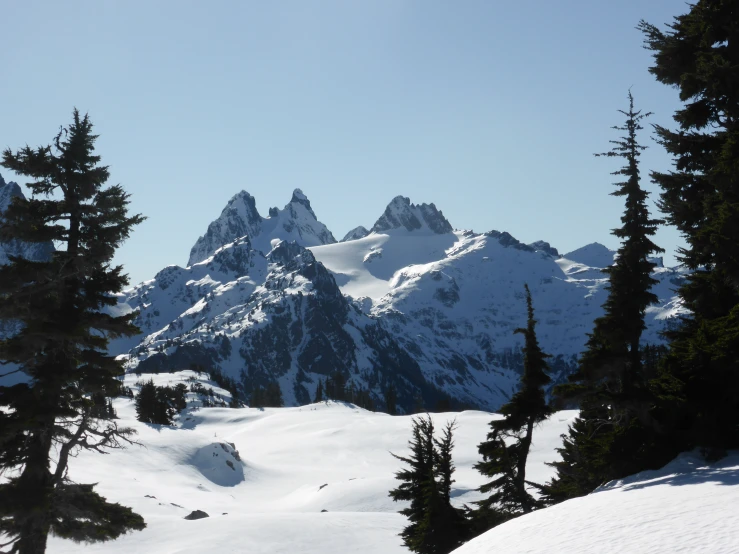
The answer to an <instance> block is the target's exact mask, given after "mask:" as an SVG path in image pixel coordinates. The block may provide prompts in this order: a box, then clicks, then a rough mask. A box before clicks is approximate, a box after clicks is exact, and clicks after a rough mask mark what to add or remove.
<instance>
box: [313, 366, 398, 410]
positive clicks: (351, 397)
mask: <svg viewBox="0 0 739 554" xmlns="http://www.w3.org/2000/svg"><path fill="white" fill-rule="evenodd" d="M393 390H394V389H393ZM394 398H395V400H393V404H392V408H393V410H396V409H397V408H396V407H395V404H394V402H395V401H396V400H397V396H396V397H394ZM324 400H336V401H339V402H350V403H352V404H354V405H355V406H359V407H360V408H364V409H365V410H370V411H372V410H374V409H375V402H374V400H373V399H372V394H371V393H370V391H369V389H366V388H364V387H361V386H358V385H356V384H355V383H354V381H352V380H349V381H348V382H347V380H346V377H345V376H344V374H342V373H341V372H338V371H337V372H335V373H332V374H331V375H329V376H328V377H327V378H326V380H325V382H324V381H323V380H322V379H321V380H319V381H318V386H317V387H316V395H315V398H314V402H323V401H324Z"/></svg>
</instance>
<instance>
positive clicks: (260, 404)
mask: <svg viewBox="0 0 739 554" xmlns="http://www.w3.org/2000/svg"><path fill="white" fill-rule="evenodd" d="M265 401H266V400H265V395H264V389H263V388H262V387H260V386H259V385H254V388H253V389H252V391H251V397H250V398H249V406H251V407H252V408H264V407H265Z"/></svg>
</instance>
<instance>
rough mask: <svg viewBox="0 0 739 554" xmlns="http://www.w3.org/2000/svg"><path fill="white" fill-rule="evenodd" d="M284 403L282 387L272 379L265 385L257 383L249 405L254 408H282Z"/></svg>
mask: <svg viewBox="0 0 739 554" xmlns="http://www.w3.org/2000/svg"><path fill="white" fill-rule="evenodd" d="M284 405H285V402H284V401H283V400H282V389H281V388H280V384H279V383H278V382H277V381H272V382H270V383H268V384H267V386H265V387H261V386H260V385H255V386H254V388H253V389H252V391H251V396H250V397H249V406H251V407H252V408H281V407H282V406H284Z"/></svg>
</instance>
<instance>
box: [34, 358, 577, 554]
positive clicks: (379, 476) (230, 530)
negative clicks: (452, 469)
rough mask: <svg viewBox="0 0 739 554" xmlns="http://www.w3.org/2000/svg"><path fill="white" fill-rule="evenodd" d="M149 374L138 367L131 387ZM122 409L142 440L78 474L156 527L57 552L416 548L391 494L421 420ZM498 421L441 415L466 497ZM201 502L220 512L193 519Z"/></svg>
mask: <svg viewBox="0 0 739 554" xmlns="http://www.w3.org/2000/svg"><path fill="white" fill-rule="evenodd" d="M193 375H195V374H194V373H193V372H190V371H183V372H179V373H176V374H159V375H146V374H144V375H143V376H142V377H141V379H148V378H149V377H153V378H154V381H155V383H157V384H166V383H168V382H170V383H171V382H177V381H179V380H185V382H186V383H188V381H186V379H187V378H188V377H189V376H193ZM138 380H139V378H138V377H136V376H134V375H129V376H127V377H126V384H127V385H129V386H133V384H134V383H135V382H136V381H138ZM206 383H207V382H206ZM216 392H217V393H218V392H220V393H222V394H224V395H225V394H227V393H226V391H223V390H221V389H216ZM114 405H115V408H116V410H117V412H118V416H119V417H120V419H121V420H120V424H121V425H124V426H131V427H133V428H135V429H136V430H137V431H138V435H137V440H138V441H139V442H140V443H141V446H131V447H128V448H127V449H125V450H120V451H114V452H112V453H111V454H109V455H106V456H101V455H99V454H86V453H83V454H81V455H80V456H79V457H78V458H76V459H74V460H73V461H72V464H71V471H70V475H71V477H72V478H73V479H74V480H76V481H78V482H86V483H89V482H98V483H99V485H98V488H97V490H98V491H99V492H100V493H101V494H103V495H104V496H106V497H107V498H108V499H109V500H114V501H117V502H120V503H122V504H124V505H126V506H131V507H132V508H134V510H136V511H137V512H138V513H140V514H142V515H143V516H144V518H145V519H146V522H147V525H148V527H147V529H146V530H144V531H142V532H140V533H132V534H129V535H126V536H124V537H122V538H121V539H119V540H117V541H115V542H112V543H105V544H101V545H90V546H85V545H78V544H74V543H71V542H68V541H63V540H59V539H51V541H50V548H49V552H51V553H54V554H61V553H77V552H91V553H92V552H156V553H178V554H184V553H193V554H194V553H197V554H202V553H203V552H218V553H226V552H248V553H265V554H266V553H283V552H284V553H288V552H289V553H312V552H316V553H319V552H320V553H321V554H334V553H335V554H344V553H367V554H369V553H373V554H385V553H387V554H392V553H395V552H398V553H400V552H407V550H406V549H405V548H404V547H403V546H402V544H401V540H400V538H399V537H398V533H399V532H400V531H401V529H402V528H403V527H404V525H405V518H403V517H402V516H400V515H399V514H398V513H397V511H398V509H400V508H401V507H402V506H401V505H399V504H397V503H394V502H392V500H390V498H388V491H389V490H390V489H391V488H393V487H394V486H395V485H396V481H395V479H394V473H395V472H396V471H397V470H398V469H400V467H401V463H400V462H399V461H398V460H396V459H395V458H393V457H392V456H391V455H390V452H394V453H397V454H401V455H405V454H407V453H408V449H407V442H408V439H409V438H410V429H411V417H408V416H394V417H393V416H389V415H386V414H382V413H373V412H367V411H365V410H362V409H358V408H354V407H353V406H350V405H345V404H340V403H328V404H326V403H321V404H313V405H309V406H303V407H298V408H275V409H270V408H267V409H264V410H259V409H254V408H241V409H229V408H203V409H196V410H194V411H193V410H190V409H188V411H187V412H183V414H182V416H181V417H180V419H179V421H178V422H177V426H176V427H161V426H154V425H147V424H143V423H139V422H138V421H136V419H135V411H134V404H133V401H132V400H129V399H125V398H120V399H117V400H115V402H114ZM573 416H574V412H560V413H558V414H557V415H555V416H554V418H553V419H552V420H551V421H549V422H547V423H546V424H545V425H543V426H542V427H541V429H539V430H538V431H537V434H536V436H535V445H534V452H533V455H532V458H531V463H530V465H529V471H530V472H531V476H530V478H531V479H532V480H545V479H547V478H548V477H549V475H550V474H551V470H550V468H549V467H547V466H545V465H544V462H545V461H549V460H551V459H552V456H553V449H554V447H555V446H556V444H557V443H558V441H559V435H560V433H562V432H564V430H565V429H566V426H567V423H568V421H569V419H570V418H571V417H573ZM492 417H497V416H491V414H488V413H485V412H476V411H467V412H462V413H459V414H453V413H450V414H433V419H434V421H435V422H436V423H437V425H439V426H441V425H443V424H444V423H445V422H446V421H447V420H449V419H453V418H456V420H457V423H458V430H457V432H456V435H455V436H456V443H457V446H456V448H455V450H454V459H455V463H456V465H457V468H458V469H457V472H456V474H455V477H456V480H457V482H456V483H455V484H454V491H453V494H454V502H455V503H456V504H458V505H462V504H464V503H469V502H471V501H473V500H476V499H477V498H479V496H478V495H477V493H475V492H474V489H475V488H476V487H478V486H479V485H480V484H481V483H482V479H481V476H480V475H479V474H478V473H477V472H476V471H475V470H474V469H472V465H473V464H474V463H476V462H477V461H478V458H479V456H478V454H477V444H478V443H479V442H481V441H482V440H483V439H484V438H485V435H486V433H487V431H488V423H489V421H490V420H491V419H492ZM229 443H230V444H229ZM231 444H232V445H234V447H235V450H237V451H238V453H239V454H238V458H240V460H239V459H237V457H236V456H235V455H234V449H233V448H232V447H231ZM193 510H203V511H205V512H207V513H208V514H209V515H210V517H209V518H207V519H201V520H196V521H188V520H184V519H183V518H184V516H186V515H187V514H189V513H190V512H191V511H193ZM322 510H327V512H322Z"/></svg>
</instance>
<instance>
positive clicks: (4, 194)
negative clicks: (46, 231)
mask: <svg viewBox="0 0 739 554" xmlns="http://www.w3.org/2000/svg"><path fill="white" fill-rule="evenodd" d="M16 197H18V198H25V196H24V194H23V191H22V190H21V188H20V186H18V183H15V182H13V181H10V182H9V183H6V182H5V180H4V179H3V177H2V175H0V214H2V213H5V210H7V209H8V206H10V203H11V202H12V201H13V198H16ZM53 251H54V246H53V244H52V243H50V242H44V243H28V242H20V241H17V240H11V241H8V242H0V265H2V264H6V263H8V256H17V257H19V258H25V259H26V260H32V261H43V260H48V259H49V256H51V253H52V252H53Z"/></svg>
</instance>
